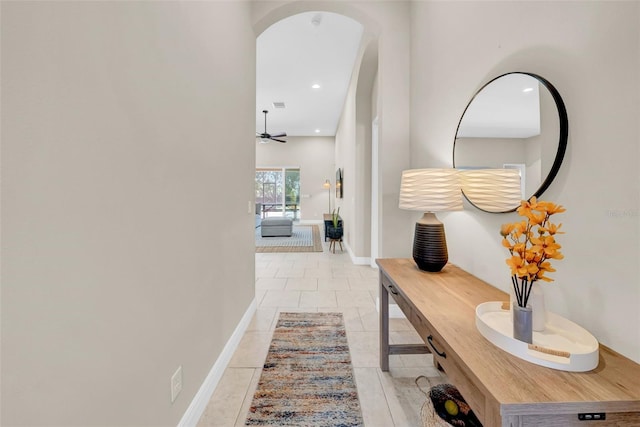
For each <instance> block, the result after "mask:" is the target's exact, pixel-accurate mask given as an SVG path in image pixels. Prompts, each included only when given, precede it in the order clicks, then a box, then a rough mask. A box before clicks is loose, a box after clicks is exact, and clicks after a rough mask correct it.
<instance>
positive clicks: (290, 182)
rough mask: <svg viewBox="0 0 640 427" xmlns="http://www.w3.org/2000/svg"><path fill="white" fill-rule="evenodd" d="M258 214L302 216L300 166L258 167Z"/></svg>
mask: <svg viewBox="0 0 640 427" xmlns="http://www.w3.org/2000/svg"><path fill="white" fill-rule="evenodd" d="M255 192H256V214H257V215H260V217H261V218H273V217H287V218H291V219H293V220H294V221H295V220H298V219H299V218H300V168H256V183H255Z"/></svg>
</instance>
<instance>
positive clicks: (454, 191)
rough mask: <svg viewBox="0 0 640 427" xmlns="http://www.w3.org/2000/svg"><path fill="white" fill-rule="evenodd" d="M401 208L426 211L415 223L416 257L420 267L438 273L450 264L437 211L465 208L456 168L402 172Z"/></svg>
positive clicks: (414, 244) (414, 256)
mask: <svg viewBox="0 0 640 427" xmlns="http://www.w3.org/2000/svg"><path fill="white" fill-rule="evenodd" d="M400 209H407V210H413V211H421V212H424V215H423V216H422V218H420V219H419V220H418V221H417V222H416V228H415V234H414V237H413V260H414V261H415V262H416V264H417V265H418V268H420V270H424V271H430V272H438V271H440V270H442V268H443V267H444V266H445V265H446V264H447V261H448V260H449V254H448V252H447V240H446V237H445V234H444V225H443V224H442V222H440V221H439V220H438V218H436V216H435V214H434V212H442V211H457V210H462V191H461V189H460V180H459V176H458V171H457V170H455V169H410V170H405V171H403V172H402V182H401V185H400Z"/></svg>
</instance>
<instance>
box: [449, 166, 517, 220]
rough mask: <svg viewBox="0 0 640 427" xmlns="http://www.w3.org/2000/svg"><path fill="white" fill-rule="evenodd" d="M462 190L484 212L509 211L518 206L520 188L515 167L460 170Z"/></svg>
mask: <svg viewBox="0 0 640 427" xmlns="http://www.w3.org/2000/svg"><path fill="white" fill-rule="evenodd" d="M460 182H461V185H462V191H463V193H464V195H465V196H466V197H467V199H468V200H469V202H471V203H472V204H473V205H474V206H475V207H477V208H479V209H482V210H483V211H486V212H509V211H512V210H514V209H515V208H517V207H518V206H520V201H521V200H522V190H521V186H520V172H519V171H518V170H517V169H473V170H466V171H462V172H460Z"/></svg>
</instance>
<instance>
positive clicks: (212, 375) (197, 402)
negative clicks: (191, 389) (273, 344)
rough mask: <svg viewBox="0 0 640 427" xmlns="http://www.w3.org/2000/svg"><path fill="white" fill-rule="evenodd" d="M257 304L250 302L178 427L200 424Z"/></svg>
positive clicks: (254, 300)
mask: <svg viewBox="0 0 640 427" xmlns="http://www.w3.org/2000/svg"><path fill="white" fill-rule="evenodd" d="M257 306H258V304H257V302H256V299H255V298H254V299H253V301H251V304H249V307H248V308H247V311H246V312H245V313H244V315H243V316H242V319H240V323H238V326H236V329H235V330H234V331H233V334H231V337H230V338H229V341H227V343H226V344H225V346H224V348H223V349H222V352H221V353H220V356H218V359H217V360H216V362H215V363H214V364H213V367H212V368H211V371H209V374H208V375H207V377H206V378H205V380H204V382H203V383H202V385H201V386H200V389H199V390H198V392H197V393H196V395H195V396H194V398H193V400H192V401H191V404H190V405H189V407H188V408H187V410H186V411H185V413H184V415H182V419H181V420H180V422H179V423H178V427H194V426H196V425H197V424H198V421H199V420H200V417H202V413H203V412H204V410H205V409H206V408H207V404H208V403H209V400H210V399H211V396H212V395H213V392H214V391H215V389H216V387H217V386H218V383H219V382H220V379H221V378H222V374H223V373H224V370H225V369H227V365H228V364H229V361H231V357H232V356H233V353H234V352H235V351H236V349H237V348H238V345H239V344H240V340H241V339H242V336H243V335H244V333H245V331H246V330H247V327H249V323H250V322H251V319H252V318H253V315H254V313H255V312H256V308H257Z"/></svg>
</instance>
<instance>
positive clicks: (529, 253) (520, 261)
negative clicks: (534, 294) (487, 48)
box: [500, 197, 566, 307]
mask: <svg viewBox="0 0 640 427" xmlns="http://www.w3.org/2000/svg"><path fill="white" fill-rule="evenodd" d="M565 211H566V209H565V208H564V207H562V206H560V205H557V204H555V203H551V202H545V201H538V200H537V199H536V198H535V197H532V198H531V199H529V200H523V201H522V202H521V203H520V207H518V209H517V212H518V214H519V215H520V216H522V217H524V218H525V219H524V220H522V221H519V222H514V223H508V224H503V225H502V226H501V227H500V235H501V236H502V237H503V239H502V246H504V247H505V248H507V249H508V250H509V253H510V254H511V257H510V258H507V260H506V263H507V265H508V266H509V268H510V269H511V276H512V282H513V287H514V290H515V292H516V298H517V300H518V305H520V306H522V307H526V305H527V299H528V297H529V293H530V289H531V286H532V285H533V282H535V281H537V280H543V281H545V282H552V281H553V279H551V278H549V277H547V276H546V273H552V272H554V271H556V270H555V269H554V268H552V267H551V263H550V262H549V260H551V259H556V260H561V259H563V258H564V255H563V254H562V253H561V252H560V249H561V248H562V246H560V244H558V243H557V242H556V239H555V236H556V235H557V234H563V232H562V231H559V230H560V227H561V226H562V224H558V225H556V224H553V223H551V222H550V221H549V218H550V217H551V216H552V215H555V214H559V213H562V212H565Z"/></svg>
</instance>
